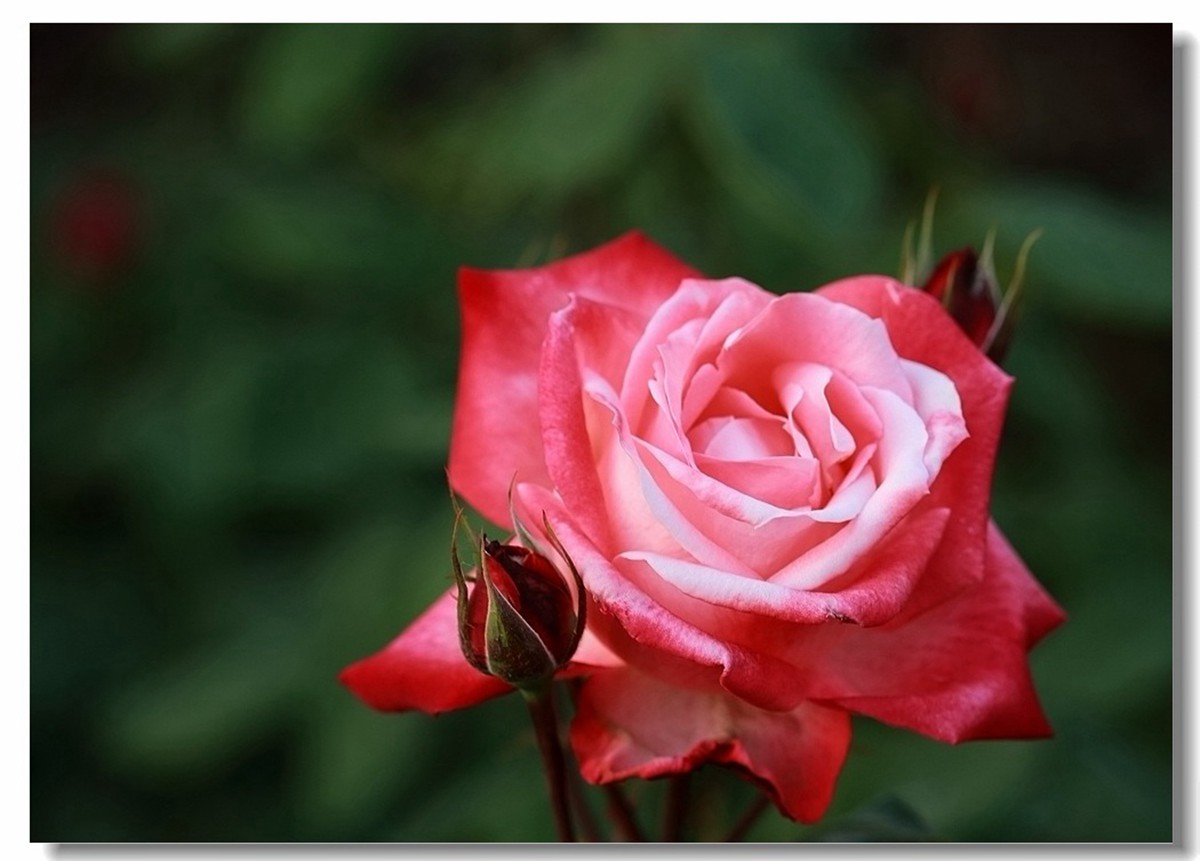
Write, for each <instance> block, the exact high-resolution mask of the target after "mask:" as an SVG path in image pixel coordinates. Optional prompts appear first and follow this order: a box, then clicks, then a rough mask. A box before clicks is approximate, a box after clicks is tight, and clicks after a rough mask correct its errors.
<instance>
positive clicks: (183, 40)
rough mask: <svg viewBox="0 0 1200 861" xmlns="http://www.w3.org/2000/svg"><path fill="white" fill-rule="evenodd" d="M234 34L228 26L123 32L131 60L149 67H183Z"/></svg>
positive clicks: (167, 26)
mask: <svg viewBox="0 0 1200 861" xmlns="http://www.w3.org/2000/svg"><path fill="white" fill-rule="evenodd" d="M236 31H237V28H236V27H233V26H232V25H229V24H212V23H207V24H204V23H194V24H138V25H132V26H130V27H127V28H126V29H125V30H123V31H122V33H121V35H122V37H123V42H124V45H125V46H126V47H127V49H128V51H129V53H130V55H131V56H133V57H135V58H137V59H139V60H141V61H142V62H144V63H146V64H147V65H149V66H159V65H162V66H171V67H177V66H183V65H186V64H187V63H189V62H192V61H194V60H195V59H196V58H197V57H199V56H200V55H202V54H203V53H205V52H206V51H208V50H209V49H210V48H212V47H213V46H215V45H217V44H220V43H221V42H222V41H224V40H225V39H227V38H229V37H230V36H232V35H233V34H234V33H235V32H236Z"/></svg>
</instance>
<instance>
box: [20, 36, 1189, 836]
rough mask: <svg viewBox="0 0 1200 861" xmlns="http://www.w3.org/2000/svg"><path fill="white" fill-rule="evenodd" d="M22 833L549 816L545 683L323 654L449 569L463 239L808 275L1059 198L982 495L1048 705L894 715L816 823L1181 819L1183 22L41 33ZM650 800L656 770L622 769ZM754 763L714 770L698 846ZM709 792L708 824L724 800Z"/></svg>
mask: <svg viewBox="0 0 1200 861" xmlns="http://www.w3.org/2000/svg"><path fill="white" fill-rule="evenodd" d="M31 44H32V52H31V53H32V66H31V73H32V81H31V84H32V90H31V95H32V106H31V135H32V138H31V143H32V154H33V155H32V200H31V219H32V248H31V259H32V284H31V288H30V289H31V320H30V324H31V352H32V355H31V368H32V380H31V383H32V393H31V430H32V444H31V471H32V476H31V478H32V481H31V500H30V504H31V511H32V571H31V603H32V606H31V608H30V609H31V663H32V690H31V697H32V704H31V723H32V728H33V729H32V737H31V739H30V745H31V756H32V778H31V781H32V787H31V791H32V822H31V829H32V834H31V837H32V839H33V840H35V841H139V840H155V841H179V840H182V841H209V840H222V841H257V840H301V841H341V840H353V841H368V840H419V841H423V840H431V841H433V840H543V839H550V838H551V836H552V828H551V824H550V817H549V814H548V811H547V808H546V806H545V804H544V799H543V788H542V784H541V774H540V770H539V767H538V764H537V756H536V754H535V752H534V748H533V744H532V736H531V734H530V732H529V731H528V729H527V728H526V721H525V716H524V714H523V709H522V707H521V705H520V703H519V702H518V701H516V700H514V699H512V698H504V699H501V700H499V701H495V702H492V703H490V704H487V705H485V706H482V707H479V708H478V709H474V710H469V711H466V712H462V713H456V714H450V715H446V716H443V717H440V718H437V719H433V718H428V717H424V716H420V715H403V716H384V715H379V714H375V713H373V712H371V711H369V710H368V709H367V708H365V707H364V706H362V705H361V704H359V703H358V702H357V701H356V700H355V699H353V698H352V697H351V696H350V695H349V694H348V693H347V692H346V691H345V690H343V689H342V688H341V687H340V686H339V685H338V684H337V682H336V675H337V673H338V671H339V670H340V669H341V668H342V667H343V666H344V665H345V664H347V663H349V662H350V661H352V660H354V659H357V658H359V657H361V656H363V655H365V654H367V653H368V652H371V651H373V650H375V649H376V648H378V647H380V646H382V645H383V644H384V643H385V642H386V641H387V640H388V639H390V638H391V637H392V636H393V635H394V634H395V633H396V632H397V631H398V630H399V629H400V628H401V627H402V626H403V625H404V624H405V623H407V622H408V621H409V620H410V619H411V618H412V617H413V616H414V615H415V614H416V613H417V612H418V611H419V610H421V609H422V608H423V607H424V606H425V605H426V604H427V603H428V601H429V600H430V599H432V598H433V597H434V596H435V595H437V594H438V593H440V591H441V590H442V589H443V588H445V587H446V586H447V585H448V583H449V577H448V570H447V560H446V546H447V535H448V530H449V526H450V518H449V511H448V505H447V503H446V498H445V490H444V477H443V465H444V462H445V458H446V445H447V439H448V433H449V424H450V417H451V408H452V404H453V396H454V381H455V369H456V361H457V351H458V324H457V308H456V300H455V290H454V283H455V270H456V268H457V267H458V266H459V265H460V264H470V265H474V266H482V267H507V266H514V265H522V266H525V265H534V264H537V263H541V262H544V261H546V260H549V259H552V258H555V257H558V256H561V255H563V254H566V253H571V252H575V251H580V250H583V249H586V248H589V247H591V246H593V245H595V244H598V243H600V242H602V241H605V240H607V239H609V238H612V237H613V236H615V235H617V234H619V233H622V232H624V231H626V230H627V229H630V228H634V227H637V228H641V229H643V230H645V231H646V232H648V233H649V234H650V235H651V236H652V237H653V238H654V239H656V240H657V241H658V242H660V243H662V244H664V245H665V246H667V247H668V248H670V249H672V250H673V251H674V252H675V253H676V254H678V255H679V256H681V257H682V258H684V259H686V260H688V261H690V262H692V263H693V264H694V265H696V266H698V267H699V268H701V269H703V270H704V271H706V272H708V273H710V274H712V275H731V274H738V275H742V276H745V277H748V278H750V279H752V280H754V281H756V282H758V283H760V284H762V285H764V286H766V287H768V288H770V289H773V290H776V291H779V292H782V291H789V290H798V289H810V288H812V287H815V286H818V285H819V284H821V283H823V282H825V281H828V280H832V279H834V278H837V277H840V276H844V275H849V274H855V273H861V272H867V271H882V272H886V273H896V272H897V271H898V261H899V249H900V241H901V237H902V235H903V233H904V229H905V226H906V224H907V223H908V222H909V221H910V220H912V219H913V218H914V217H916V216H917V215H918V214H919V211H920V207H921V205H922V202H923V200H924V198H925V195H926V193H927V191H928V190H929V188H930V187H931V186H933V185H935V184H936V185H939V186H940V188H941V199H940V203H939V206H938V212H937V221H936V230H935V240H936V243H935V247H936V249H937V251H938V252H939V253H944V252H948V251H950V250H952V249H954V248H956V247H959V246H961V245H963V244H967V243H972V244H975V245H976V247H978V245H979V244H980V242H981V241H982V239H983V237H984V235H985V233H986V231H987V230H988V229H989V228H990V227H993V226H994V227H996V229H997V231H998V233H997V261H998V264H999V270H1000V276H1001V279H1002V281H1003V280H1004V279H1006V278H1007V274H1008V272H1009V271H1010V269H1011V266H1012V261H1013V259H1014V256H1015V252H1016V248H1017V247H1018V245H1019V244H1020V242H1021V240H1022V239H1023V238H1024V237H1025V236H1026V234H1027V233H1028V232H1029V231H1031V230H1033V229H1034V228H1036V227H1043V228H1045V231H1046V232H1045V236H1044V238H1043V239H1042V241H1041V242H1040V243H1039V244H1038V245H1037V247H1036V248H1035V250H1034V252H1033V256H1032V259H1031V270H1030V276H1029V282H1028V290H1027V300H1028V301H1027V304H1026V306H1025V309H1024V316H1023V318H1022V322H1021V325H1020V327H1019V329H1018V333H1017V337H1016V341H1015V345H1014V347H1013V349H1012V351H1011V354H1010V358H1009V359H1008V361H1007V363H1006V365H1007V368H1008V370H1009V371H1010V372H1011V373H1013V374H1014V375H1015V376H1016V377H1017V380H1018V383H1017V387H1016V389H1015V392H1014V395H1013V400H1012V406H1011V412H1010V416H1009V422H1008V425H1007V430H1006V437H1005V442H1004V446H1003V450H1002V456H1001V461H1000V464H999V467H998V471H997V476H996V488H995V503H994V512H995V516H996V519H997V520H998V521H999V522H1000V524H1001V525H1002V527H1003V528H1004V530H1005V531H1006V533H1007V534H1008V535H1009V537H1010V538H1011V540H1012V542H1013V543H1014V545H1015V546H1016V547H1017V548H1018V549H1019V551H1020V552H1021V553H1022V555H1023V556H1024V557H1025V559H1026V560H1027V561H1028V563H1029V565H1030V567H1031V568H1032V569H1033V570H1034V571H1035V572H1036V573H1037V575H1038V577H1039V578H1040V579H1041V581H1042V582H1043V583H1044V584H1045V585H1046V587H1047V588H1048V589H1049V590H1050V591H1051V593H1053V594H1054V595H1055V596H1056V597H1057V598H1058V600H1059V601H1060V602H1061V603H1062V604H1063V605H1064V606H1065V607H1066V609H1067V610H1068V612H1069V614H1070V620H1069V622H1068V623H1067V624H1066V625H1065V626H1064V627H1063V628H1061V629H1060V630H1059V631H1057V632H1056V633H1054V634H1052V635H1051V637H1050V638H1049V639H1048V640H1047V641H1046V642H1045V643H1044V644H1043V645H1042V646H1041V647H1039V648H1038V649H1037V650H1036V651H1035V653H1034V655H1033V666H1034V670H1035V674H1036V677H1037V679H1038V686H1039V690H1040V691H1041V694H1042V696H1043V699H1044V703H1045V706H1046V709H1047V711H1048V713H1049V715H1050V718H1051V721H1052V723H1053V724H1054V726H1055V729H1056V733H1057V734H1056V737H1055V739H1054V740H1053V741H1048V742H1037V743H1026V742H1021V743H1014V742H986V743H972V744H967V745H964V746H960V747H949V746H944V745H940V744H938V743H935V742H932V741H929V740H926V739H923V738H920V737H917V736H915V735H913V734H910V733H906V732H902V731H899V730H893V729H890V728H888V727H884V726H881V725H878V724H875V723H873V722H871V721H868V720H865V719H864V720H859V721H857V723H856V735H855V741H854V744H853V748H852V751H851V755H850V758H849V761H848V764H847V766H846V769H845V772H844V774H843V776H842V778H841V780H840V782H839V785H838V790H837V794H836V797H835V800H834V803H833V806H832V808H831V809H830V811H829V814H828V816H827V818H826V819H825V820H824V822H823V823H822V824H821V825H819V826H817V827H808V828H806V827H802V826H799V825H796V824H793V823H790V822H787V821H786V820H784V819H782V818H781V817H779V816H778V815H776V814H774V813H771V814H770V815H769V816H767V817H765V818H764V819H762V820H761V821H760V823H759V824H758V826H757V827H756V828H755V829H754V830H753V831H752V832H751V835H750V838H751V839H757V840H810V839H811V840H819V839H825V840H830V839H832V840H842V839H846V840H880V839H901V840H904V839H935V840H995V841H1010V840H1021V841H1026V840H1028V841H1043V840H1051V841H1059V840H1063V841H1111V840H1138V841H1140V840H1156V841H1162V840H1170V839H1171V824H1172V817H1171V811H1172V792H1171V787H1172V783H1171V768H1172V746H1171V713H1172V712H1171V702H1172V688H1171V661H1172V648H1171V630H1172V626H1171V563H1172V550H1171V536H1172V527H1171V514H1172V507H1171V487H1172V471H1171V463H1172V461H1171V445H1172V423H1171V350H1172V342H1171V319H1172V290H1171V273H1172V269H1171V266H1172V264H1171V105H1172V102H1171V31H1170V27H1169V26H1165V25H1163V26H1138V27H1126V26H1089V27H1078V26H1074V27H1072V26H930V27H896V26H891V27H858V26H847V27H841V26H838V27H832V26H811V27H799V26H795V27H793V26H788V27H783V26H774V27H766V26H739V27H715V26H713V27H710V26H549V25H528V26H486V27H484V26H387V27H374V26H372V27H355V26H291V25H289V26H209V25H203V26H201V25H195V26H185V25H171V26H83V27H75V26H38V25H35V26H33V27H32V30H31ZM631 789H632V790H633V795H634V796H635V797H636V798H638V799H639V801H640V803H641V804H642V805H643V806H644V808H646V811H645V812H646V813H647V814H652V813H653V812H654V810H655V809H657V805H659V803H660V802H659V798H660V796H661V792H662V785H661V784H659V783H650V784H641V785H637V786H633V787H631ZM750 797H751V791H750V788H749V787H748V786H747V785H746V784H744V783H742V782H741V781H739V780H737V779H736V778H735V777H734V776H733V775H731V774H729V773H727V772H724V771H720V770H716V769H713V768H706V769H705V770H703V771H702V772H701V773H700V774H699V775H698V777H697V779H696V781H695V783H694V785H693V798H694V800H695V805H696V807H697V809H698V810H699V811H700V813H697V815H696V819H697V820H703V822H704V823H705V825H704V827H702V828H700V829H698V830H694V831H693V832H692V833H691V836H693V837H697V838H702V839H703V838H708V839H712V838H714V837H716V836H718V835H719V834H720V833H721V832H722V831H723V829H724V825H725V824H727V823H729V822H732V820H733V819H734V818H735V816H736V815H737V813H738V811H739V810H740V809H741V807H742V806H743V805H744V804H745V803H747V802H748V800H749V799H750ZM706 829H707V830H706Z"/></svg>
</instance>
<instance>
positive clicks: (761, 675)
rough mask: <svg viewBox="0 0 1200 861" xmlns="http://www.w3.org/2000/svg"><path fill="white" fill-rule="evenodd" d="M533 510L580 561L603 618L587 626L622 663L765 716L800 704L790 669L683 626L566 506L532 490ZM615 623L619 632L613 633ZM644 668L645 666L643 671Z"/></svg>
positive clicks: (593, 616) (592, 616)
mask: <svg viewBox="0 0 1200 861" xmlns="http://www.w3.org/2000/svg"><path fill="white" fill-rule="evenodd" d="M529 495H530V503H531V504H532V505H533V506H534V507H535V508H541V509H542V510H544V511H546V512H547V516H548V517H549V518H550V521H551V524H552V525H553V527H554V530H555V532H557V533H558V536H559V538H560V539H561V540H562V543H563V545H564V546H565V547H566V549H567V552H568V553H570V554H571V558H572V559H574V560H575V564H576V565H577V566H578V567H579V571H580V574H581V575H582V576H583V580H584V583H585V585H586V586H587V590H588V594H589V595H591V596H592V598H593V599H594V601H595V606H596V607H597V608H599V610H600V611H601V612H599V613H594V614H593V613H589V615H588V625H589V627H593V629H594V630H595V631H596V632H597V633H598V634H600V636H601V638H602V639H603V640H604V642H605V644H606V645H608V646H609V647H610V648H612V649H613V651H615V652H616V653H617V654H618V655H619V656H620V657H621V658H622V659H624V660H626V661H627V662H630V663H634V662H638V661H640V660H646V661H648V663H649V664H651V665H653V666H655V667H656V669H657V670H658V671H660V672H662V673H665V674H667V675H668V676H669V677H673V678H675V679H688V680H690V682H689V683H691V684H694V685H700V686H704V685H707V686H708V687H710V688H712V689H717V684H718V683H719V684H720V686H721V687H723V688H725V690H727V691H729V692H730V693H732V694H735V695H736V696H739V697H741V698H742V699H744V700H746V701H747V702H749V703H753V704H754V705H756V706H759V707H761V708H765V709H774V710H787V709H791V708H795V707H796V705H797V704H798V703H799V702H800V700H801V699H802V698H801V697H799V696H797V694H796V691H795V690H794V688H793V686H792V685H791V681H793V680H794V678H795V668H794V667H792V666H791V665H790V664H787V663H785V662H783V661H780V660H779V659H777V658H773V657H771V656H769V655H763V654H759V653H755V652H752V651H751V650H748V649H745V648H742V647H740V646H737V645H734V644H730V643H726V642H722V641H721V640H719V639H717V638H714V637H712V636H710V635H709V634H706V633H705V632H704V631H702V630H700V629H699V628H697V627H696V626H694V625H691V624H689V623H688V622H687V621H685V620H683V619H680V618H679V617H677V616H675V615H673V614H672V613H670V612H668V611H667V610H666V609H664V608H663V607H662V606H661V605H660V604H659V603H657V602H656V601H653V600H652V599H651V598H650V597H649V596H647V595H646V593H645V592H643V591H642V590H641V589H639V588H637V586H636V585H634V584H633V583H631V582H630V581H629V580H628V579H626V578H625V577H624V576H623V575H622V574H621V572H620V571H618V570H617V568H615V567H614V566H613V565H612V563H611V562H610V561H609V560H608V559H606V558H605V557H604V556H603V554H601V553H600V552H599V551H598V550H597V548H596V547H595V545H594V544H592V543H591V542H590V541H589V540H588V539H587V537H586V536H585V535H584V534H583V533H582V532H581V531H580V530H579V529H578V528H577V527H576V526H575V525H574V524H573V523H572V521H571V518H570V517H569V516H567V513H566V512H565V511H564V510H562V505H561V503H560V502H558V501H557V500H555V499H554V498H553V497H551V496H550V495H549V494H548V493H546V492H545V491H544V490H542V489H540V488H536V487H532V488H530V489H529ZM612 622H616V623H617V624H618V626H619V630H618V628H616V627H613V626H612V624H611V623H612ZM642 665H645V664H642Z"/></svg>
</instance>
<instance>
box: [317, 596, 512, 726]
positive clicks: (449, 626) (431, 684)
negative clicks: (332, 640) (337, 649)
mask: <svg viewBox="0 0 1200 861" xmlns="http://www.w3.org/2000/svg"><path fill="white" fill-rule="evenodd" d="M455 613H456V605H455V598H454V590H453V589H451V590H450V591H449V592H447V593H446V594H444V595H442V597H441V598H438V599H437V601H435V602H434V603H433V605H432V606H431V607H430V608H429V609H428V610H426V611H425V612H424V613H422V614H421V615H420V616H419V617H417V620H416V621H415V622H413V623H412V624H411V625H409V626H408V628H406V629H405V630H404V632H403V633H402V634H401V635H400V636H398V637H397V638H396V639H394V640H392V642H391V643H389V644H388V645H387V646H385V647H384V648H383V649H381V650H380V651H378V652H376V653H375V654H374V655H371V656H370V657H369V658H364V659H363V660H361V661H358V662H357V663H354V664H351V665H350V666H348V667H347V668H346V669H344V670H342V674H341V676H340V679H341V682H342V684H344V685H345V686H346V687H348V688H349V689H350V690H351V691H353V692H354V693H355V694H356V695H357V696H358V697H360V698H361V699H362V700H363V701H364V702H365V703H366V704H367V705H369V706H371V707H372V708H376V709H379V710H380V711H388V712H399V711H408V710H410V709H417V710H419V711H423V712H425V713H426V714H437V713H439V712H445V711H450V710H452V709H461V708H465V707H467V706H473V705H475V704H477V703H481V702H483V701H484V700H487V699H491V698H492V697H495V696H499V695H500V694H503V693H507V692H509V691H511V690H512V687H510V686H509V685H506V684H505V683H504V682H502V681H500V680H499V679H496V678H493V677H492V676H487V675H484V674H483V673H481V672H479V671H478V670H476V669H475V668H474V667H472V666H471V665H470V664H468V663H467V661H466V658H464V657H463V654H462V650H461V648H460V647H459V644H458V620H457V617H456V614H455Z"/></svg>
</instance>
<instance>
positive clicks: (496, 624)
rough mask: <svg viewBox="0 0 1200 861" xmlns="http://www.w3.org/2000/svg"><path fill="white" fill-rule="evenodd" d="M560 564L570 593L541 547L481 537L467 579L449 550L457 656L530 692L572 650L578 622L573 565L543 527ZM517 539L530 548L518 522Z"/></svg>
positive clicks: (580, 598) (581, 605)
mask: <svg viewBox="0 0 1200 861" xmlns="http://www.w3.org/2000/svg"><path fill="white" fill-rule="evenodd" d="M546 527H547V533H548V534H549V536H550V540H551V541H552V542H553V543H554V546H555V549H556V550H558V552H559V555H560V556H561V557H562V558H563V559H564V560H565V561H566V563H567V567H568V568H569V569H570V573H571V576H572V579H574V580H575V587H576V588H575V595H574V596H572V594H571V589H570V588H569V587H568V586H567V581H566V578H565V577H564V575H563V574H562V573H561V572H560V571H559V570H558V569H557V568H556V567H555V566H554V565H553V563H551V562H550V560H549V559H547V558H546V556H545V555H544V554H543V553H542V552H537V551H534V550H530V549H528V548H526V547H522V546H520V545H517V544H501V543H500V542H498V541H493V540H491V539H489V538H488V537H487V536H486V535H482V536H481V537H480V541H479V568H478V574H477V575H476V576H475V577H474V578H473V580H474V582H473V584H472V585H471V586H468V578H467V577H466V576H465V575H464V574H463V572H462V566H461V565H460V564H459V560H458V553H457V551H456V550H454V549H453V548H452V549H451V561H452V562H453V567H454V579H455V582H456V583H457V585H458V634H459V643H460V645H461V647H462V651H463V655H464V656H465V657H466V659H467V661H468V662H469V663H470V664H471V666H473V667H475V668H476V669H477V670H479V671H481V672H484V673H487V674H488V675H492V676H495V677H496V678H498V679H500V680H502V681H505V682H508V683H509V684H510V685H513V686H514V687H517V688H521V689H522V690H532V689H537V688H539V687H541V686H543V685H545V684H546V683H547V682H549V681H550V679H551V678H552V677H553V676H554V674H555V672H557V671H558V670H559V669H560V668H561V667H563V666H565V665H566V664H567V662H568V661H569V660H570V659H571V656H572V655H574V654H575V649H576V647H577V646H578V645H579V639H580V637H581V636H582V635H583V629H584V626H585V614H586V611H585V606H586V605H585V595H584V591H583V584H582V582H581V581H580V579H579V574H578V572H577V571H576V570H575V566H574V564H573V563H572V562H571V560H570V558H569V557H568V556H567V554H566V551H564V550H562V548H561V545H560V544H558V541H557V539H556V538H555V536H554V534H553V531H552V530H551V529H550V528H549V524H548V523H547V524H546ZM518 534H519V535H520V537H521V539H522V541H523V542H524V543H528V544H531V545H533V546H535V547H536V546H537V545H536V543H535V542H533V540H532V539H531V538H530V537H529V534H528V532H527V531H526V530H525V529H524V528H521V527H519V528H518Z"/></svg>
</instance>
